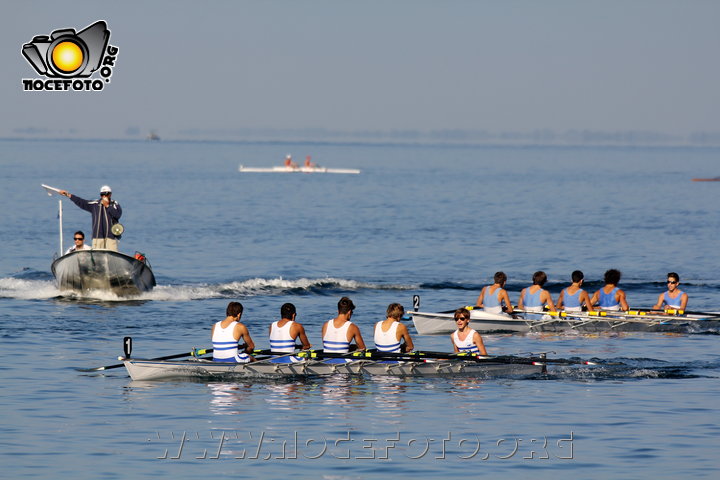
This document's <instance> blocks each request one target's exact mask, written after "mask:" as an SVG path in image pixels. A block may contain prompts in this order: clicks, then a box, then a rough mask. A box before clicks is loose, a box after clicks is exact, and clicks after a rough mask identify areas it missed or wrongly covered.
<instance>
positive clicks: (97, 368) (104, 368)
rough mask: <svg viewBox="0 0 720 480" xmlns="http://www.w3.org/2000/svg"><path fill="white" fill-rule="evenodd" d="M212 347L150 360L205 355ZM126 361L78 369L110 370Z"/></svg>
mask: <svg viewBox="0 0 720 480" xmlns="http://www.w3.org/2000/svg"><path fill="white" fill-rule="evenodd" d="M212 351H213V349H212V348H205V349H202V350H198V349H192V350H191V351H189V352H185V353H177V354H175V355H166V356H164V357H156V358H150V359H149V360H172V359H173V358H183V357H196V356H198V355H205V354H206V353H212ZM121 358H123V357H118V359H121ZM125 358H126V359H127V360H130V359H129V358H127V357H125ZM124 366H125V364H124V363H116V364H115V365H105V366H104V367H95V368H77V369H76V370H78V371H80V372H100V371H103V370H110V369H113V368H120V367H124Z"/></svg>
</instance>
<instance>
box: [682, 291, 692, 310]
mask: <svg viewBox="0 0 720 480" xmlns="http://www.w3.org/2000/svg"><path fill="white" fill-rule="evenodd" d="M689 299H690V297H688V294H687V293H683V294H682V297H681V298H680V310H685V309H686V308H687V304H688V300H689Z"/></svg>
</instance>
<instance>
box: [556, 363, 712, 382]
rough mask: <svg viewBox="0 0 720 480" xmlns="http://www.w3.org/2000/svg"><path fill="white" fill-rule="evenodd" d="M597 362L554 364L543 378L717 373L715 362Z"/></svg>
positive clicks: (613, 378) (706, 375) (673, 376)
mask: <svg viewBox="0 0 720 480" xmlns="http://www.w3.org/2000/svg"><path fill="white" fill-rule="evenodd" d="M593 360H594V361H596V362H597V364H596V365H588V366H585V365H583V366H572V365H554V366H552V367H551V368H548V372H547V373H545V374H543V375H542V379H544V380H562V381H567V380H574V381H588V382H595V381H605V380H610V381H616V380H644V379H692V378H718V377H720V363H718V362H700V361H691V362H669V361H663V360H658V359H652V358H624V357H623V358H612V359H602V360H601V359H593Z"/></svg>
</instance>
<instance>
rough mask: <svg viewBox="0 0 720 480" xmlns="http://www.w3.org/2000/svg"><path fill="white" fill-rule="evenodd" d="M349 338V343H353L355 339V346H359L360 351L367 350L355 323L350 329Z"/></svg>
mask: <svg viewBox="0 0 720 480" xmlns="http://www.w3.org/2000/svg"><path fill="white" fill-rule="evenodd" d="M348 337H349V338H348V342H352V340H353V338H354V339H355V345H357V348H358V350H365V349H366V348H367V347H366V346H365V342H364V341H363V338H362V335H361V334H360V329H359V328H358V326H357V325H355V324H354V323H353V324H352V325H350V328H348Z"/></svg>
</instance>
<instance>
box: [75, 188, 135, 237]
mask: <svg viewBox="0 0 720 480" xmlns="http://www.w3.org/2000/svg"><path fill="white" fill-rule="evenodd" d="M70 200H72V201H73V203H75V205H77V206H78V207H80V208H82V209H83V210H87V211H88V212H90V214H91V215H92V238H112V239H119V238H120V237H117V236H115V235H113V233H112V232H111V231H110V229H111V228H112V226H113V225H115V224H116V223H118V221H120V217H121V216H122V208H120V204H119V203H117V202H115V201H112V200H111V201H110V206H108V207H107V208H105V207H104V206H103V204H102V203H101V202H100V200H91V201H88V200H85V199H84V198H80V197H78V196H77V195H73V196H72V197H70Z"/></svg>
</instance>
